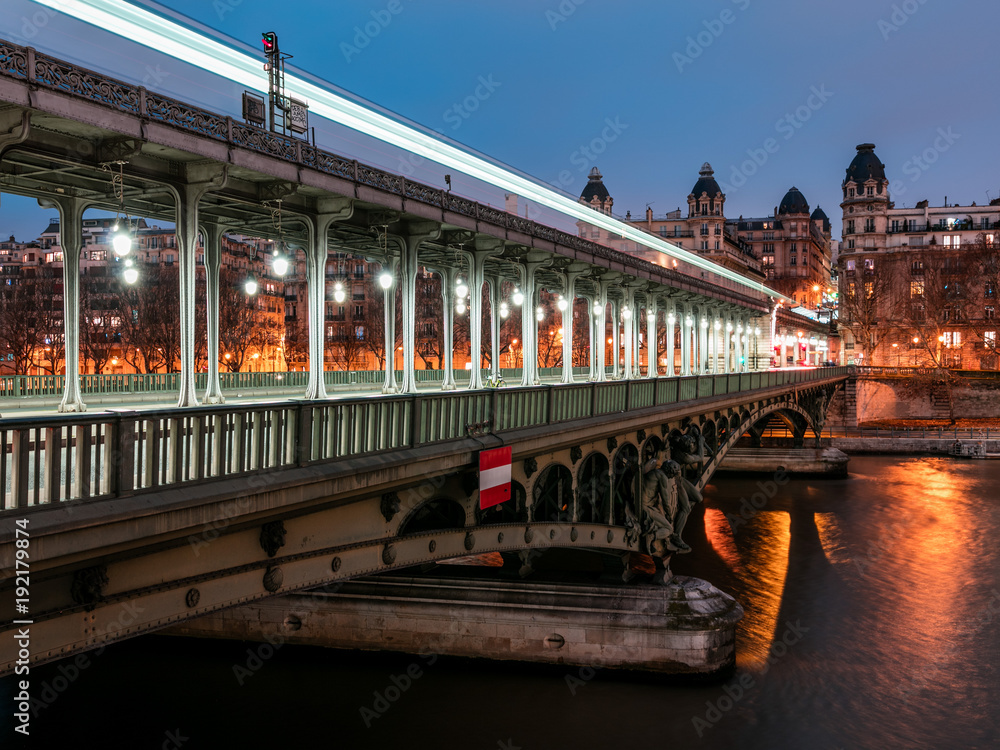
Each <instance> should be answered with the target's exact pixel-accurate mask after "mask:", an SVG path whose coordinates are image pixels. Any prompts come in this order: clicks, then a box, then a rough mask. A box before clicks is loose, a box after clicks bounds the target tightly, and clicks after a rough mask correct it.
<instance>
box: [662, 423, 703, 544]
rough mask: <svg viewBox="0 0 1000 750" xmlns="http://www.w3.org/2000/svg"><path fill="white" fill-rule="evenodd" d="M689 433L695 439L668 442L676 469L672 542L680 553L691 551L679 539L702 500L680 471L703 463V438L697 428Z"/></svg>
mask: <svg viewBox="0 0 1000 750" xmlns="http://www.w3.org/2000/svg"><path fill="white" fill-rule="evenodd" d="M691 431H692V432H694V434H695V435H696V436H697V437H692V435H681V436H678V437H675V438H674V439H672V440H671V441H670V455H671V458H672V459H673V460H674V462H676V465H677V467H678V470H677V475H676V485H677V515H676V516H675V518H674V540H673V541H674V543H675V544H676V545H677V546H678V547H679V549H678V552H682V553H683V552H690V551H691V547H690V546H688V545H687V544H686V543H685V542H684V541H683V539H681V534H682V533H683V532H684V526H685V525H687V520H688V516H690V515H691V510H692V509H693V508H694V505H695V503H700V502H701V501H702V500H703V499H704V498H703V496H702V494H701V492H700V491H699V490H698V488H697V487H695V485H694V484H693V483H692V482H691V481H690V480H689V479H688V478H687V477H685V476H684V474H683V473H682V471H681V470H680V469H681V467H683V466H699V465H701V464H703V463H704V462H705V437H704V435H702V434H701V431H700V430H698V429H697V428H692V430H691ZM664 466H665V465H664Z"/></svg>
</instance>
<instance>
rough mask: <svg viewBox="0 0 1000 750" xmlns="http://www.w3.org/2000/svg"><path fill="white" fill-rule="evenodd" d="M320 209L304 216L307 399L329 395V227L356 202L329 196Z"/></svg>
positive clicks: (344, 217)
mask: <svg viewBox="0 0 1000 750" xmlns="http://www.w3.org/2000/svg"><path fill="white" fill-rule="evenodd" d="M318 203H319V205H318V206H317V209H318V211H317V213H316V214H314V215H307V216H304V217H303V220H304V222H305V225H306V233H307V236H308V241H307V244H306V296H307V298H308V300H309V381H308V384H307V385H306V398H307V399H323V398H326V381H325V378H324V376H323V370H324V359H325V346H324V342H325V340H326V336H325V333H326V259H327V256H328V254H329V235H330V227H331V226H332V225H333V223H334V222H336V221H344V220H346V219H349V218H351V216H352V215H353V213H354V204H353V202H352V201H351V200H349V199H347V198H327V199H324V200H322V201H319V202H318Z"/></svg>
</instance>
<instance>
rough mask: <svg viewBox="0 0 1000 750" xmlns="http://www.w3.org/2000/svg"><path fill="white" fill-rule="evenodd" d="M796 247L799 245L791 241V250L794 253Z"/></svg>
mask: <svg viewBox="0 0 1000 750" xmlns="http://www.w3.org/2000/svg"><path fill="white" fill-rule="evenodd" d="M798 249H799V245H798V243H797V242H793V243H792V252H793V253H794V252H796V251H797V250H798Z"/></svg>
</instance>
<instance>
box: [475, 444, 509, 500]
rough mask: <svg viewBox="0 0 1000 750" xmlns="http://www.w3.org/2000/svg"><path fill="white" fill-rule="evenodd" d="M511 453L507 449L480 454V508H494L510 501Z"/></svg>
mask: <svg viewBox="0 0 1000 750" xmlns="http://www.w3.org/2000/svg"><path fill="white" fill-rule="evenodd" d="M510 453H511V449H510V446H509V445H508V446H507V447H505V448H493V449H492V450H488V451H480V452H479V507H480V508H481V509H485V508H492V507H493V506H494V505H499V504H500V503H502V502H505V501H507V500H510Z"/></svg>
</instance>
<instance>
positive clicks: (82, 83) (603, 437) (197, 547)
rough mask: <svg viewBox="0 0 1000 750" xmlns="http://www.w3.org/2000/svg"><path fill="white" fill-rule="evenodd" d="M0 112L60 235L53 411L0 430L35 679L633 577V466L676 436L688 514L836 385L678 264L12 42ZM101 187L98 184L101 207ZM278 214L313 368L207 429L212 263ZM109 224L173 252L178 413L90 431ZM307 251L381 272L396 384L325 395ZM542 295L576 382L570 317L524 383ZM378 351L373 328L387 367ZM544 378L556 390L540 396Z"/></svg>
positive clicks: (637, 519) (700, 267) (10, 581)
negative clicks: (59, 333)
mask: <svg viewBox="0 0 1000 750" xmlns="http://www.w3.org/2000/svg"><path fill="white" fill-rule="evenodd" d="M0 101H2V102H6V103H7V105H6V106H4V107H3V108H0V184H2V187H3V189H4V190H5V191H9V192H13V193H18V194H22V195H28V196H33V197H36V198H38V199H39V201H40V202H41V203H42V204H43V205H48V206H52V207H55V208H56V209H57V210H58V211H59V215H60V229H61V234H62V238H61V241H62V248H63V253H64V262H63V273H64V277H63V282H64V306H65V311H64V312H65V316H64V325H65V343H66V371H67V373H71V375H70V376H68V377H64V378H62V379H61V380H59V381H58V386H59V388H61V397H60V403H59V410H58V413H53V414H43V415H40V416H30V417H28V416H26V417H18V416H5V418H3V419H0V491H2V493H3V494H2V499H3V509H2V511H0V518H2V519H3V520H4V522H5V523H4V526H3V529H2V531H0V568H2V569H3V571H4V573H5V576H7V577H6V578H5V580H4V582H3V583H2V584H0V607H2V608H3V611H4V612H5V613H6V612H13V611H15V600H16V599H17V598H19V597H20V594H19V593H18V585H19V584H17V582H16V580H15V578H14V577H13V574H14V573H16V572H17V569H16V565H15V561H16V560H17V559H19V558H18V550H20V549H23V548H24V545H23V544H20V543H19V541H18V539H19V537H18V535H17V533H16V529H15V527H14V524H13V521H14V520H15V519H18V520H22V521H24V522H25V523H24V524H23V525H24V526H25V527H27V531H28V532H29V534H30V550H31V552H30V571H31V610H30V611H31V615H32V621H33V624H32V628H31V632H32V653H31V655H30V660H31V661H32V662H35V663H39V662H44V661H50V660H54V659H59V658H64V657H66V656H68V655H72V654H74V653H76V652H79V651H83V650H87V649H91V648H95V647H97V646H99V645H102V644H105V643H109V642H113V641H116V640H120V639H122V638H128V637H132V636H135V635H139V634H142V633H145V632H150V631H153V630H156V629H159V628H163V627H166V626H168V625H170V624H173V623H177V622H179V621H182V620H186V619H189V618H193V617H197V616H199V615H203V614H206V613H209V612H212V611H215V610H218V609H222V608H226V607H231V606H235V605H239V604H243V603H246V602H250V601H253V600H256V599H260V598H263V597H268V596H272V595H274V594H276V593H288V592H291V591H296V590H302V589H309V588H313V587H316V586H320V585H323V584H325V583H329V582H331V581H335V580H340V579H346V578H353V577H357V576H363V575H368V574H372V573H376V572H381V571H388V570H394V569H401V568H405V567H409V566H413V565H417V564H422V563H426V562H433V561H436V560H443V559H448V558H454V557H459V556H463V555H468V554H481V553H484V552H493V551H500V552H525V551H530V550H539V549H544V548H547V547H551V546H564V547H578V548H584V549H592V550H599V551H606V552H614V553H616V554H619V553H621V554H624V553H628V552H649V550H648V549H647V548H646V547H645V546H644V545H645V544H646V543H645V542H644V541H643V540H642V536H643V533H644V531H643V523H644V508H643V503H642V498H641V490H640V483H641V479H642V466H643V464H644V463H646V462H647V461H649V460H650V459H652V458H655V457H657V456H659V455H660V454H661V452H664V451H669V452H670V453H671V454H672V455H674V456H675V457H677V453H678V450H680V449H679V448H678V447H677V446H679V445H688V443H684V441H683V438H691V442H690V444H692V445H693V444H697V445H698V446H699V449H698V451H699V457H698V460H697V461H694V462H693V463H692V464H691V466H689V468H687V470H686V471H687V478H688V481H689V482H690V483H691V486H693V487H695V488H696V489H699V490H700V489H701V488H703V487H704V486H705V484H706V483H707V482H708V481H709V480H710V478H711V476H712V474H713V472H714V471H715V469H716V468H717V467H718V465H719V463H720V462H721V461H722V460H723V458H724V457H725V455H726V453H727V452H728V450H729V449H730V448H731V447H732V446H733V445H734V444H735V442H736V441H737V440H738V439H739V438H740V437H741V436H742V435H743V434H745V433H746V432H748V431H752V430H754V429H759V426H760V425H761V424H762V423H763V422H766V421H767V420H768V419H770V418H771V417H772V416H773V415H778V416H779V417H780V418H781V419H782V420H784V421H785V423H786V424H787V425H788V427H789V428H790V429H791V430H792V432H793V434H794V436H795V438H796V441H797V442H798V443H799V444H801V443H802V441H803V440H804V438H805V435H806V432H807V430H808V429H810V428H811V429H812V430H813V431H814V432H815V433H816V434H818V431H819V430H820V429H821V428H822V425H823V421H824V417H825V412H826V407H827V406H828V404H829V403H830V400H831V399H832V397H833V394H834V392H835V391H836V389H837V388H838V386H839V384H840V383H842V382H843V381H844V380H845V379H846V378H847V377H848V376H849V372H848V370H847V368H821V369H788V370H760V369H758V368H757V366H758V365H759V364H762V363H767V362H768V361H769V359H770V354H771V350H770V345H769V344H770V340H771V332H773V328H774V325H775V321H776V319H777V317H778V315H779V310H778V306H777V305H776V303H777V302H778V301H779V300H780V299H781V296H780V295H778V294H777V293H776V292H773V291H772V290H769V289H767V288H766V287H764V286H762V285H760V284H759V283H757V282H754V281H751V280H749V279H741V278H740V277H736V278H734V275H733V274H732V273H731V272H725V271H724V270H723V269H721V268H720V269H718V272H715V271H713V270H711V268H710V267H709V268H708V270H706V265H705V264H706V263H707V262H706V261H704V260H702V259H700V258H698V257H697V256H693V255H691V254H689V253H684V252H683V251H677V252H676V253H675V254H674V255H675V257H674V258H673V260H677V259H680V263H677V264H675V263H673V262H672V261H671V262H669V263H668V262H666V261H667V260H670V258H668V257H666V256H665V262H664V265H657V264H653V263H649V262H646V261H643V260H640V259H638V258H635V257H633V256H630V255H627V254H624V253H619V252H616V251H613V250H611V249H609V248H607V247H605V246H603V245H599V244H596V243H592V242H589V241H587V240H585V239H583V238H580V237H577V236H574V235H570V234H566V233H563V232H560V231H558V230H556V229H553V228H552V227H548V226H545V225H543V224H539V223H537V222H532V221H529V220H527V219H523V218H520V217H518V216H516V215H513V214H510V213H507V212H505V211H501V210H499V209H496V208H492V207H490V206H486V205H482V204H479V203H476V202H473V201H470V200H468V199H465V198H462V197H460V196H457V195H453V194H451V193H450V192H448V191H442V190H438V189H436V188H432V187H430V186H427V185H421V184H419V183H415V182H413V181H410V180H407V179H405V178H403V177H400V176H398V175H393V174H390V173H387V172H384V171H382V170H378V169H376V168H374V167H370V166H366V165H363V164H360V163H359V162H357V161H355V160H351V159H348V158H345V157H342V156H338V155H336V154H331V153H328V152H325V151H322V150H321V149H319V148H317V147H315V146H313V145H311V144H309V143H307V142H305V141H302V140H298V139H293V138H287V137H284V136H281V135H277V134H275V133H270V132H267V131H264V130H261V129H260V128H255V127H252V126H249V125H245V124H242V123H239V122H236V121H234V120H233V118H232V117H229V116H223V115H220V114H217V113H212V112H209V111H206V110H203V109H200V108H197V107H193V106H190V105H188V104H185V103H183V102H180V101H176V100H173V99H169V98H167V97H164V96H161V95H159V94H156V93H155V92H152V91H148V90H146V89H144V88H142V87H135V86H131V85H129V84H127V83H124V82H122V81H118V80H115V79H113V78H110V77H108V76H105V75H103V74H100V73H97V72H94V71H89V70H83V69H79V68H76V67H74V66H73V65H71V64H69V63H67V62H65V61H62V60H59V59H56V58H53V57H51V56H48V55H45V54H42V53H40V52H38V51H36V50H34V49H32V48H28V47H19V46H17V45H13V44H9V43H6V42H0ZM108 164H115V165H117V166H118V167H119V168H120V184H119V185H118V186H117V187H116V186H115V184H114V183H113V181H112V180H110V179H109V176H108V171H107V169H106V167H107V165H108ZM279 200H280V201H281V205H282V207H283V211H284V212H285V214H286V216H287V217H288V222H287V223H286V225H285V230H284V234H283V235H281V237H282V239H287V240H289V241H290V242H291V243H292V244H293V246H294V247H296V248H297V249H296V252H298V253H301V254H302V255H303V256H304V257H305V261H306V268H307V280H308V292H307V293H308V300H309V302H308V309H309V353H310V356H309V371H308V373H304V374H302V379H303V381H304V382H293V383H289V384H288V385H287V387H289V388H293V387H295V388H303V387H304V398H294V399H290V398H287V397H286V398H278V399H275V400H272V401H267V402H263V403H261V402H255V403H245V404H241V403H226V402H225V398H224V396H223V393H222V378H221V377H220V373H219V369H218V360H219V347H218V341H219V335H218V324H219V321H218V315H217V309H218V294H219V288H218V271H219V259H220V252H221V250H220V248H221V238H222V236H223V235H224V234H225V233H227V232H239V233H243V234H250V235H254V236H261V237H271V238H278V237H279V235H277V234H276V233H275V228H274V224H273V221H272V213H271V210H270V206H271V205H272V204H273V203H274V202H275V201H279ZM121 205H124V206H125V207H126V208H127V209H128V211H129V212H130V213H132V214H136V215H143V216H149V217H154V218H162V219H165V220H169V221H172V222H175V223H176V226H177V238H178V255H179V266H180V270H181V273H180V282H179V284H180V288H179V290H178V291H179V295H180V299H181V310H182V315H181V331H180V334H181V350H180V355H181V356H180V361H181V368H180V372H179V373H177V374H176V376H173V377H174V385H175V386H176V397H177V400H176V405H173V406H166V405H144V406H142V407H139V406H136V405H123V406H118V407H116V408H114V409H112V410H109V411H102V412H93V413H88V412H87V408H86V404H85V402H84V398H83V394H84V392H85V391H87V390H88V386H87V382H88V381H87V376H84V375H73V373H78V372H79V369H80V368H79V255H80V250H81V245H82V241H81V232H80V227H81V222H82V217H83V213H84V211H86V210H88V209H91V208H100V209H109V210H112V211H114V210H117V209H119V208H120V207H121ZM199 233H200V234H201V235H202V237H203V238H204V247H205V268H206V278H207V295H208V305H207V311H208V321H207V331H208V333H207V337H208V349H209V356H208V362H209V371H208V373H206V374H204V375H202V376H199V375H197V374H196V372H195V367H194V339H195V328H194V315H195V306H194V281H195V266H196V257H195V253H196V248H197V246H198V235H199ZM649 241H650V242H651V243H654V238H650V240H649ZM656 242H658V241H656ZM331 251H334V252H344V253H350V254H354V255H358V256H363V257H365V258H370V259H374V260H376V261H378V262H380V263H381V264H382V266H383V268H384V269H385V270H386V271H387V272H388V273H387V274H386V276H385V278H386V283H384V284H383V288H384V290H385V302H386V310H387V311H388V310H391V309H392V308H393V307H394V305H395V301H396V295H397V292H398V294H399V297H400V299H401V309H402V324H401V327H402V331H401V334H402V343H403V347H402V348H403V366H402V369H401V371H400V372H399V374H398V376H397V372H396V370H395V369H394V368H393V364H392V363H391V361H390V360H391V358H386V369H385V372H384V373H378V374H377V375H372V374H369V376H368V377H369V379H371V380H374V382H373V383H370V385H373V386H374V387H375V390H376V391H377V392H376V393H369V394H359V393H353V392H350V389H349V388H348V389H347V390H345V391H343V392H341V393H339V394H338V395H337V397H335V398H331V397H330V395H329V394H328V392H327V388H328V383H329V382H330V380H331V377H330V373H325V372H324V371H323V359H324V358H323V343H324V342H323V324H322V322H323V305H324V301H325V297H326V282H325V279H326V275H325V267H326V263H327V258H328V255H329V253H330V252H331ZM456 258H459V259H460V260H461V262H462V263H463V264H464V267H465V268H466V269H467V270H468V272H467V279H468V286H469V290H470V291H469V300H470V302H469V312H470V319H469V325H470V331H471V335H470V339H471V351H473V352H479V351H481V349H482V348H483V329H484V326H483V323H484V306H483V304H482V298H483V290H484V288H485V287H486V285H488V286H489V290H490V297H489V300H490V303H491V304H490V305H489V308H490V320H489V322H490V326H489V328H488V329H487V330H489V331H491V334H492V335H491V342H490V345H491V346H492V349H493V353H494V356H493V357H492V358H491V359H490V362H491V366H490V368H489V369H488V370H485V371H484V370H483V369H482V368H480V367H473V368H472V369H471V370H470V371H469V373H468V382H467V383H463V385H464V386H465V387H464V388H463V390H461V391H459V390H458V389H457V378H456V377H455V374H454V373H453V370H452V367H451V361H450V358H451V348H452V347H451V341H450V340H449V336H450V333H449V332H450V331H451V330H452V319H451V316H452V310H453V308H454V302H455V286H456V283H455V282H456V273H455V259H456ZM709 266H710V264H709ZM421 267H423V268H428V269H432V270H433V271H434V272H436V273H439V274H440V275H441V276H442V279H443V284H442V289H443V294H444V296H445V301H444V305H443V309H444V311H445V312H444V315H445V320H444V330H445V336H446V340H445V355H446V362H445V366H444V368H443V370H441V371H438V373H440V381H439V382H436V383H435V382H433V381H431V379H430V378H429V377H427V376H426V375H423V374H420V373H421V371H420V370H418V369H417V368H416V366H415V360H416V356H415V346H414V341H415V337H414V331H415V325H416V319H417V310H416V308H415V293H414V289H415V282H416V277H417V274H418V269H419V268H421ZM505 282H507V283H513V284H516V285H517V288H518V289H519V290H520V291H519V294H521V295H523V309H524V310H525V311H526V314H524V315H522V329H521V340H522V341H523V344H524V367H523V368H522V369H521V370H520V371H519V372H517V373H508V374H510V375H515V376H517V377H518V379H519V383H520V385H518V386H516V387H509V388H484V385H485V379H486V378H487V377H493V378H495V377H497V376H499V375H500V374H501V372H500V370H499V357H498V356H496V353H497V352H498V351H499V349H498V347H499V345H500V336H499V316H498V315H497V311H498V310H499V309H500V306H501V303H502V301H503V300H502V296H501V290H502V288H503V284H504V283H505ZM543 289H544V290H546V291H548V292H549V293H559V294H561V295H562V296H563V298H564V299H565V300H575V299H576V298H578V297H582V298H584V299H586V300H587V301H588V303H589V305H590V306H589V309H590V315H589V322H588V328H589V333H590V341H591V346H590V357H589V360H590V362H589V367H587V368H585V369H584V370H582V371H581V370H576V369H574V368H573V366H572V361H573V357H572V354H573V351H572V342H573V336H572V330H573V325H574V316H573V311H572V305H564V306H560V309H561V311H562V325H563V327H564V330H565V331H566V334H565V335H564V336H563V342H564V343H563V347H564V348H563V365H562V368H561V369H560V370H559V371H557V372H555V373H551V374H549V373H542V372H540V370H539V367H538V357H537V340H538V326H537V322H538V321H537V320H536V317H535V316H534V315H532V314H531V312H532V311H534V310H535V308H536V303H537V300H538V298H539V297H538V296H539V294H540V293H541V290H543ZM609 320H610V321H611V322H612V325H611V330H612V335H613V337H614V339H615V346H614V351H618V346H617V344H618V340H619V339H620V340H621V342H622V344H623V346H624V357H623V358H622V360H621V361H619V360H618V358H617V357H615V358H614V361H613V362H611V363H606V362H605V361H604V357H605V348H604V346H602V345H598V346H595V345H594V342H595V341H596V342H599V343H602V342H603V339H604V335H605V334H606V332H607V328H606V326H607V322H608V321H609ZM643 320H644V321H645V324H646V326H645V332H646V335H645V336H644V337H643V336H641V330H640V329H641V328H642V326H641V324H640V323H641V321H643ZM394 325H395V317H394V316H393V315H390V314H387V315H386V321H385V330H386V345H387V349H386V350H387V351H390V350H392V349H394V348H395V340H396V339H395V331H394ZM663 328H665V329H666V335H665V336H664V341H665V342H666V349H665V351H663V352H659V351H657V341H658V339H659V338H660V337H659V336H658V335H657V332H658V331H659V330H661V329H663ZM761 329H763V331H764V332H763V334H762V332H761ZM762 341H763V344H762ZM761 348H764V349H766V350H767V352H766V354H765V355H764V356H758V353H759V352H760V350H761ZM643 350H645V355H646V356H645V363H643V361H642V356H641V355H642V352H643ZM661 354H662V357H661ZM546 375H550V377H551V379H552V380H557V381H558V382H543V378H545V376H546ZM348 377H349V376H348ZM199 379H200V380H201V383H199ZM334 379H335V378H334ZM545 379H546V380H547V378H545ZM582 380H585V381H586V382H581V381H582ZM426 381H431V385H430V386H426V385H425V386H424V387H420V386H421V383H424V382H426ZM354 384H355V383H352V382H350V381H348V383H346V385H347V386H351V385H354ZM199 386H200V388H199ZM199 392H200V393H201V394H202V395H201V398H200V399H199ZM499 446H510V447H511V449H512V455H513V469H512V474H513V483H512V489H513V492H512V495H513V497H512V500H511V501H509V502H507V503H504V504H502V505H500V506H496V507H495V508H491V509H487V510H481V509H479V507H478V493H477V487H478V480H477V476H476V467H477V459H478V455H479V453H480V451H482V450H484V449H488V448H492V447H499ZM22 538H23V535H22ZM22 557H23V556H22ZM17 627H18V626H17V625H15V624H5V625H2V626H0V629H2V635H3V640H2V641H0V674H3V673H7V672H10V671H11V670H12V669H13V667H14V665H15V663H16V661H17V659H18V653H17V649H16V643H15V641H14V639H13V637H11V636H10V633H9V632H8V631H10V630H12V629H16V628H17Z"/></svg>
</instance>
